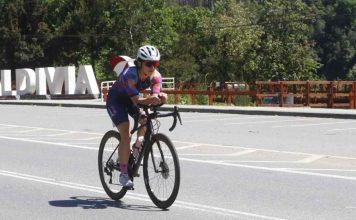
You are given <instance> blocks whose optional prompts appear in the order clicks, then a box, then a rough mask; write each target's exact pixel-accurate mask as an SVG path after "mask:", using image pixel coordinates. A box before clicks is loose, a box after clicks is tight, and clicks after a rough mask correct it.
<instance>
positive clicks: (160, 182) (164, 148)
mask: <svg viewBox="0 0 356 220" xmlns="http://www.w3.org/2000/svg"><path fill="white" fill-rule="evenodd" d="M152 140H153V142H152V145H151V146H150V147H148V148H147V149H146V150H145V155H144V159H143V176H144V180H145V181H144V182H145V186H146V190H147V193H148V195H149V197H150V198H151V200H152V202H153V203H154V204H155V205H156V206H157V207H159V208H162V209H166V208H168V207H169V206H171V205H172V204H173V202H174V201H175V199H176V198H177V195H178V191H179V185H180V166H179V160H178V155H177V152H176V150H175V148H174V146H173V144H172V142H171V141H170V140H169V138H168V137H167V136H165V135H164V134H155V135H154V136H153V138H152Z"/></svg>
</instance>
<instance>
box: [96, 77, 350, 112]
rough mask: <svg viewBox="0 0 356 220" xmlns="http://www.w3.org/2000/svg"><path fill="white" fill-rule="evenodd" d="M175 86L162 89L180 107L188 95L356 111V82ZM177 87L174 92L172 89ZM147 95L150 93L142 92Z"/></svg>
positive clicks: (104, 88)
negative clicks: (246, 97)
mask: <svg viewBox="0 0 356 220" xmlns="http://www.w3.org/2000/svg"><path fill="white" fill-rule="evenodd" d="M173 84H174V87H172V86H170V87H169V89H167V88H163V90H164V92H165V93H167V94H168V95H171V96H173V102H174V104H180V100H181V99H182V97H183V96H189V97H190V101H191V104H193V105H195V104H197V98H198V96H205V97H207V100H208V101H207V104H208V105H213V104H215V103H217V102H219V103H220V104H221V103H225V104H226V105H232V104H236V103H234V99H235V98H236V97H241V96H248V97H249V98H250V100H251V102H253V103H255V105H257V106H271V107H306V106H308V107H323V108H350V109H356V81H277V82H265V81H263V82H262V81H258V82H255V83H251V84H247V83H224V86H221V87H220V88H219V87H217V86H216V84H215V83H214V84H191V83H190V84H183V83H174V82H173ZM109 87H110V84H104V85H103V86H102V88H101V91H102V100H103V101H105V100H106V98H105V97H106V95H107V91H108V89H109ZM172 88H174V89H172ZM142 93H143V94H148V93H149V90H146V91H143V92H142Z"/></svg>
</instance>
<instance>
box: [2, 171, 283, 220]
mask: <svg viewBox="0 0 356 220" xmlns="http://www.w3.org/2000/svg"><path fill="white" fill-rule="evenodd" d="M0 175H2V176H8V177H14V178H18V179H23V180H28V181H34V182H39V183H44V184H49V185H54V186H61V187H65V188H71V189H78V190H84V191H89V192H95V193H100V194H106V193H105V192H104V190H102V188H101V187H96V186H89V185H85V184H80V183H73V182H67V181H56V180H54V179H49V178H43V177H37V176H32V175H27V174H21V173H15V172H9V171H5V170H0ZM125 198H130V199H134V200H140V201H144V202H151V200H150V199H149V197H148V196H146V195H143V194H138V193H128V194H127V195H125ZM172 207H179V208H183V209H190V210H196V211H201V212H204V213H207V212H208V213H213V214H216V215H222V216H233V217H239V216H240V217H241V216H248V217H253V218H258V219H271V220H272V219H274V220H282V219H281V218H277V217H271V216H266V215H259V214H255V213H249V212H242V211H237V210H232V209H225V208H219V207H216V206H208V205H204V204H198V203H192V202H184V201H179V200H177V201H175V203H174V204H173V206H172Z"/></svg>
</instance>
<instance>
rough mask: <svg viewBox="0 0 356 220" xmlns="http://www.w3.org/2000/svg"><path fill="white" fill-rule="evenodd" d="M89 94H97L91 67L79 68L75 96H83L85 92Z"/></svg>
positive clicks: (96, 85)
mask: <svg viewBox="0 0 356 220" xmlns="http://www.w3.org/2000/svg"><path fill="white" fill-rule="evenodd" d="M86 90H87V91H88V93H89V94H94V95H97V94H99V89H98V84H97V82H96V79H95V75H94V71H93V68H92V66H90V65H85V66H80V67H79V72H78V77H77V84H76V86H75V94H85V91H86Z"/></svg>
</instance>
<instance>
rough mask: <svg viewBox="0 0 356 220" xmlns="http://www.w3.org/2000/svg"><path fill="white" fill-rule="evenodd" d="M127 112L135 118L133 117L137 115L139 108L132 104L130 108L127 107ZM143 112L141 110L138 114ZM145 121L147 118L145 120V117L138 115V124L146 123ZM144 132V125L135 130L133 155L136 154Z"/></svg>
mask: <svg viewBox="0 0 356 220" xmlns="http://www.w3.org/2000/svg"><path fill="white" fill-rule="evenodd" d="M128 112H129V114H130V116H131V117H132V118H135V117H138V116H137V115H138V113H139V112H140V109H137V107H136V106H134V105H132V106H131V108H129V109H128ZM143 114H144V112H143V111H141V112H140V113H139V115H141V116H142V115H143ZM146 121H147V120H146V118H145V117H140V118H139V121H138V122H139V124H141V125H143V124H146ZM145 133H146V127H142V128H140V129H139V130H138V131H137V136H136V141H135V144H134V148H135V149H133V151H134V157H136V156H137V151H138V149H139V148H140V145H141V143H142V139H143V137H144V136H145ZM140 137H141V138H140Z"/></svg>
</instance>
